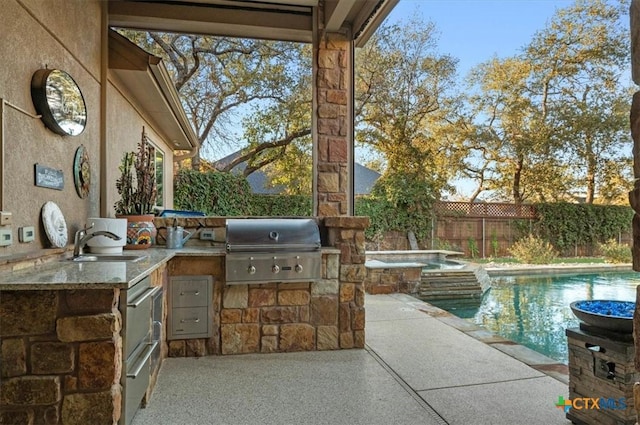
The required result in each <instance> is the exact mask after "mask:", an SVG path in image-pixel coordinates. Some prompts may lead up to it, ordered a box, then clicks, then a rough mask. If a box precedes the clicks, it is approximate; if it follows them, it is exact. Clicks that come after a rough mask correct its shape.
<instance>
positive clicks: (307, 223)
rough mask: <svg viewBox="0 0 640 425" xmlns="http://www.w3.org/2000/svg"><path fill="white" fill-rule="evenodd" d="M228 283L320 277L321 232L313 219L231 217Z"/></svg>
mask: <svg viewBox="0 0 640 425" xmlns="http://www.w3.org/2000/svg"><path fill="white" fill-rule="evenodd" d="M226 248H227V255H226V282H227V285H234V284H248V283H270V282H309V281H316V280H318V279H320V271H321V268H322V255H321V252H320V231H319V229H318V224H317V223H316V222H315V221H314V220H313V219H305V218H251V219H228V220H227V237H226Z"/></svg>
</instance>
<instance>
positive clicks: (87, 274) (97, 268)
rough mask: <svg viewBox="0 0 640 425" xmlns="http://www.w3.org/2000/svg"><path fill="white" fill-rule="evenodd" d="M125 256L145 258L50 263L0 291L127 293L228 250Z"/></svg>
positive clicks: (13, 278)
mask: <svg viewBox="0 0 640 425" xmlns="http://www.w3.org/2000/svg"><path fill="white" fill-rule="evenodd" d="M322 252H323V253H325V254H339V253H340V250H338V249H335V248H331V247H323V248H322ZM126 253H127V254H131V255H145V256H146V258H144V259H142V260H140V261H105V262H84V263H75V262H73V261H68V260H59V261H50V262H48V263H44V264H41V265H37V266H34V267H31V268H27V269H23V270H20V271H14V272H10V273H7V274H4V275H3V276H2V277H0V291H33V290H51V291H53V290H61V289H113V288H119V289H127V288H130V287H131V286H133V285H134V284H136V283H137V282H138V281H139V280H140V279H142V278H143V277H145V276H148V275H149V274H150V273H151V272H153V271H154V270H155V269H157V268H158V267H160V266H161V265H162V264H165V263H167V262H168V261H169V260H171V259H172V258H173V257H221V256H224V255H225V250H224V248H223V247H218V246H214V247H210V246H209V247H207V246H193V247H189V246H187V247H185V248H182V249H166V248H149V249H145V250H140V251H135V250H134V251H127V252H126Z"/></svg>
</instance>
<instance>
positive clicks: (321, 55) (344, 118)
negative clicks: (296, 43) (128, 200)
mask: <svg viewBox="0 0 640 425" xmlns="http://www.w3.org/2000/svg"><path fill="white" fill-rule="evenodd" d="M323 10H324V1H321V2H320V5H319V7H318V11H319V13H318V30H317V35H316V41H314V43H315V44H316V45H315V46H314V47H315V49H314V53H315V55H314V59H313V67H314V70H315V71H316V74H315V81H316V87H315V90H314V94H315V106H316V109H315V111H314V112H315V115H314V118H315V130H316V135H315V136H316V139H315V140H314V141H315V164H314V165H315V170H314V172H315V174H316V175H315V176H314V177H315V178H314V195H315V205H314V206H315V207H316V210H315V211H314V213H315V215H318V216H337V215H351V214H353V206H352V202H353V200H352V198H353V197H352V192H353V189H352V187H353V184H352V181H353V179H352V173H353V167H352V166H350V164H351V163H352V161H353V158H352V154H351V152H352V147H353V108H352V104H353V94H352V93H353V90H352V89H353V84H354V83H353V79H352V77H351V76H352V74H353V42H351V41H350V40H349V38H348V37H347V36H346V35H343V34H339V33H325V32H324V28H323V22H324V18H323Z"/></svg>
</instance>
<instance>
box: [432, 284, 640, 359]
mask: <svg viewBox="0 0 640 425" xmlns="http://www.w3.org/2000/svg"><path fill="white" fill-rule="evenodd" d="M639 284H640V273H637V272H628V273H599V274H581V275H553V276H509V277H494V278H492V279H491V289H489V290H488V291H487V292H485V294H484V296H483V297H482V299H481V300H448V301H438V302H436V301H433V302H431V301H429V302H430V303H431V304H433V305H435V306H437V307H440V308H442V309H444V310H447V311H449V312H451V313H453V314H455V315H456V316H458V317H462V318H465V319H469V320H470V321H472V322H474V323H476V324H478V325H481V326H483V327H484V328H486V329H488V330H490V331H491V332H493V333H495V334H497V335H500V336H502V337H503V338H506V339H509V340H511V341H514V342H517V343H519V344H522V345H525V346H527V347H529V348H531V349H533V350H535V351H538V352H539V353H542V354H544V355H546V356H548V357H551V358H553V359H555V360H558V361H560V362H562V363H565V364H567V361H568V360H567V337H566V335H565V329H566V328H572V327H577V326H578V323H579V321H578V319H577V318H576V317H575V316H574V314H573V312H572V311H571V308H570V307H569V304H571V303H572V302H573V301H578V300H593V299H608V300H619V301H634V302H635V300H636V286H637V285H639Z"/></svg>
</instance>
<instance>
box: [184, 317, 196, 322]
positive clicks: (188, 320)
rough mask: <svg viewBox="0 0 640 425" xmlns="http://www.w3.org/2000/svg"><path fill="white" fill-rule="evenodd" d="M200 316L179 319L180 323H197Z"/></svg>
mask: <svg viewBox="0 0 640 425" xmlns="http://www.w3.org/2000/svg"><path fill="white" fill-rule="evenodd" d="M199 322H200V318H199V317H196V318H195V319H180V323H199Z"/></svg>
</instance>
